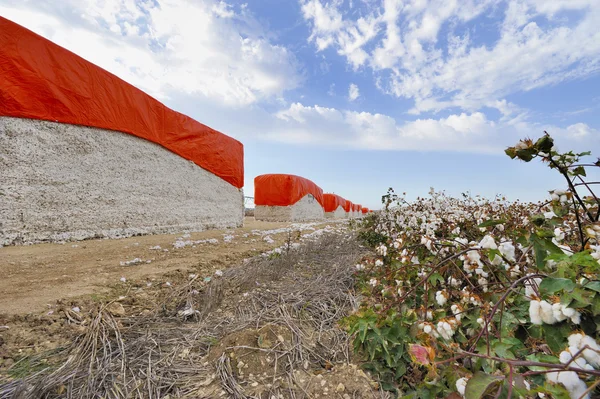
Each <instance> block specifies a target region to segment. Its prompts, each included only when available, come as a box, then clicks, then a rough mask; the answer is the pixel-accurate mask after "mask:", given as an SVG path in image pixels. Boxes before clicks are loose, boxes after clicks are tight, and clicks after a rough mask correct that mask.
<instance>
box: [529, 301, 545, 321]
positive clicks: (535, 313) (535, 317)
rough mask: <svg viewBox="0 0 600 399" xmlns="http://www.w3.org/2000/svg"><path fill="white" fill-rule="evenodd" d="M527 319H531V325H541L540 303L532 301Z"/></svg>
mask: <svg viewBox="0 0 600 399" xmlns="http://www.w3.org/2000/svg"><path fill="white" fill-rule="evenodd" d="M529 318H530V319H531V324H536V325H538V326H541V325H542V316H541V314H540V301H537V300H532V301H531V302H530V303H529Z"/></svg>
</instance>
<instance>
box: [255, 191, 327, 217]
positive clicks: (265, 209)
mask: <svg viewBox="0 0 600 399" xmlns="http://www.w3.org/2000/svg"><path fill="white" fill-rule="evenodd" d="M254 218H255V219H256V220H263V221H266V222H306V221H313V220H323V219H325V211H324V210H323V207H322V206H321V204H319V202H318V201H317V200H316V199H315V197H313V196H312V195H310V194H308V195H305V196H304V197H302V199H301V200H300V201H298V202H296V203H295V204H294V205H288V206H268V205H257V206H256V208H255V209H254Z"/></svg>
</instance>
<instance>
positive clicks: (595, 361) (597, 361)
mask: <svg viewBox="0 0 600 399" xmlns="http://www.w3.org/2000/svg"><path fill="white" fill-rule="evenodd" d="M579 335H581V334H579ZM580 344H581V346H580V347H579V348H583V347H585V346H586V345H587V346H588V347H589V348H590V349H585V350H584V351H583V354H582V355H583V358H584V359H585V360H586V361H587V362H588V363H589V364H590V365H591V366H593V367H595V368H598V367H600V353H598V352H596V351H600V346H599V345H598V343H597V342H596V341H595V340H594V338H592V337H590V336H589V335H586V336H585V337H583V338H582V339H581V342H580Z"/></svg>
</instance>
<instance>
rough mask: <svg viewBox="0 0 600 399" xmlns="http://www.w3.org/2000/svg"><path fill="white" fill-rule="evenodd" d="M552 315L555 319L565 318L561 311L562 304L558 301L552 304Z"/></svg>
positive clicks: (562, 319) (561, 319)
mask: <svg viewBox="0 0 600 399" xmlns="http://www.w3.org/2000/svg"><path fill="white" fill-rule="evenodd" d="M552 315H553V316H554V318H555V319H556V321H564V320H567V316H565V315H564V313H563V305H562V304H561V303H560V302H557V303H553V304H552Z"/></svg>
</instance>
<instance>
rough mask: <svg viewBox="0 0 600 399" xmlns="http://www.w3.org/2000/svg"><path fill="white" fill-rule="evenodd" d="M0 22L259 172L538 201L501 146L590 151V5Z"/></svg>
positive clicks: (598, 15) (93, 7) (361, 1)
mask: <svg viewBox="0 0 600 399" xmlns="http://www.w3.org/2000/svg"><path fill="white" fill-rule="evenodd" d="M0 15H2V16H4V17H5V18H8V19H11V20H13V21H15V22H17V23H19V24H21V25H24V26H25V27H27V28H29V29H31V30H33V31H35V32H36V33H39V34H41V35H43V36H44V37H46V38H48V39H50V40H52V41H54V42H56V43H58V44H60V45H61V46H64V47H66V48H68V49H69V50H71V51H73V52H75V53H77V54H79V55H81V56H82V57H84V58H86V59H87V60H89V61H91V62H93V63H95V64H97V65H99V66H101V67H103V68H105V69H107V70H109V71H110V72H112V73H115V74H116V75H118V76H119V77H121V78H123V79H124V80H126V81H128V82H130V83H132V84H134V85H136V86H137V87H139V88H140V89H142V90H144V91H146V92H147V93H149V94H151V95H152V96H154V97H156V98H158V99H159V100H161V101H163V102H164V103H165V104H167V105H168V106H170V107H171V108H174V109H175V110H178V111H180V112H183V113H186V114H188V115H190V116H192V117H194V118H195V119H197V120H198V121H200V122H202V123H204V124H207V125H209V126H211V127H213V128H215V129H218V130H220V131H222V132H223V133H226V134H228V135H230V136H233V137H235V138H237V139H239V140H240V141H242V142H243V143H244V145H245V156H246V186H245V191H246V195H252V193H253V185H252V180H253V178H254V176H256V175H259V174H263V173H292V174H298V175H301V176H304V177H307V178H309V179H311V180H313V181H314V182H316V183H317V184H319V185H320V186H321V187H322V188H323V189H324V190H325V191H326V192H335V193H337V194H340V195H342V196H344V197H346V198H348V199H350V200H353V201H354V202H356V203H361V204H363V205H365V206H369V207H371V208H376V207H378V206H379V204H380V199H381V195H382V194H384V193H385V191H386V190H387V188H388V187H390V186H393V187H394V188H396V189H397V191H406V192H407V193H408V195H409V197H415V196H418V195H425V194H426V193H427V191H429V187H431V186H433V187H434V188H436V189H438V190H442V189H443V190H446V191H448V192H449V193H451V194H455V195H458V194H460V193H461V192H466V191H470V192H471V193H473V194H482V195H485V196H494V195H496V194H504V195H506V196H508V197H509V198H512V199H516V198H520V199H527V200H535V199H539V198H542V197H544V195H545V194H546V193H545V192H544V191H545V190H548V189H552V188H555V187H558V186H559V185H560V180H559V179H557V178H555V177H554V175H553V173H552V172H550V171H549V170H546V168H545V167H543V166H542V165H539V164H535V165H534V164H522V163H519V162H517V161H511V160H510V159H509V158H508V157H506V156H505V155H504V154H503V149H504V148H505V147H506V146H508V145H513V144H514V143H515V142H516V141H517V140H518V139H519V138H523V137H526V136H530V137H534V138H535V137H538V136H539V135H541V134H542V132H543V131H544V130H548V131H549V132H550V133H551V134H552V135H553V136H555V137H556V139H557V142H558V144H559V148H560V149H565V150H566V149H570V148H574V149H578V150H585V149H591V150H594V152H595V153H596V155H600V154H599V153H600V29H598V26H600V7H599V6H598V0H504V1H503V0H384V1H380V0H329V1H325V0H245V1H236V0H231V1H228V2H225V1H220V0H61V1H55V0H0Z"/></svg>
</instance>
